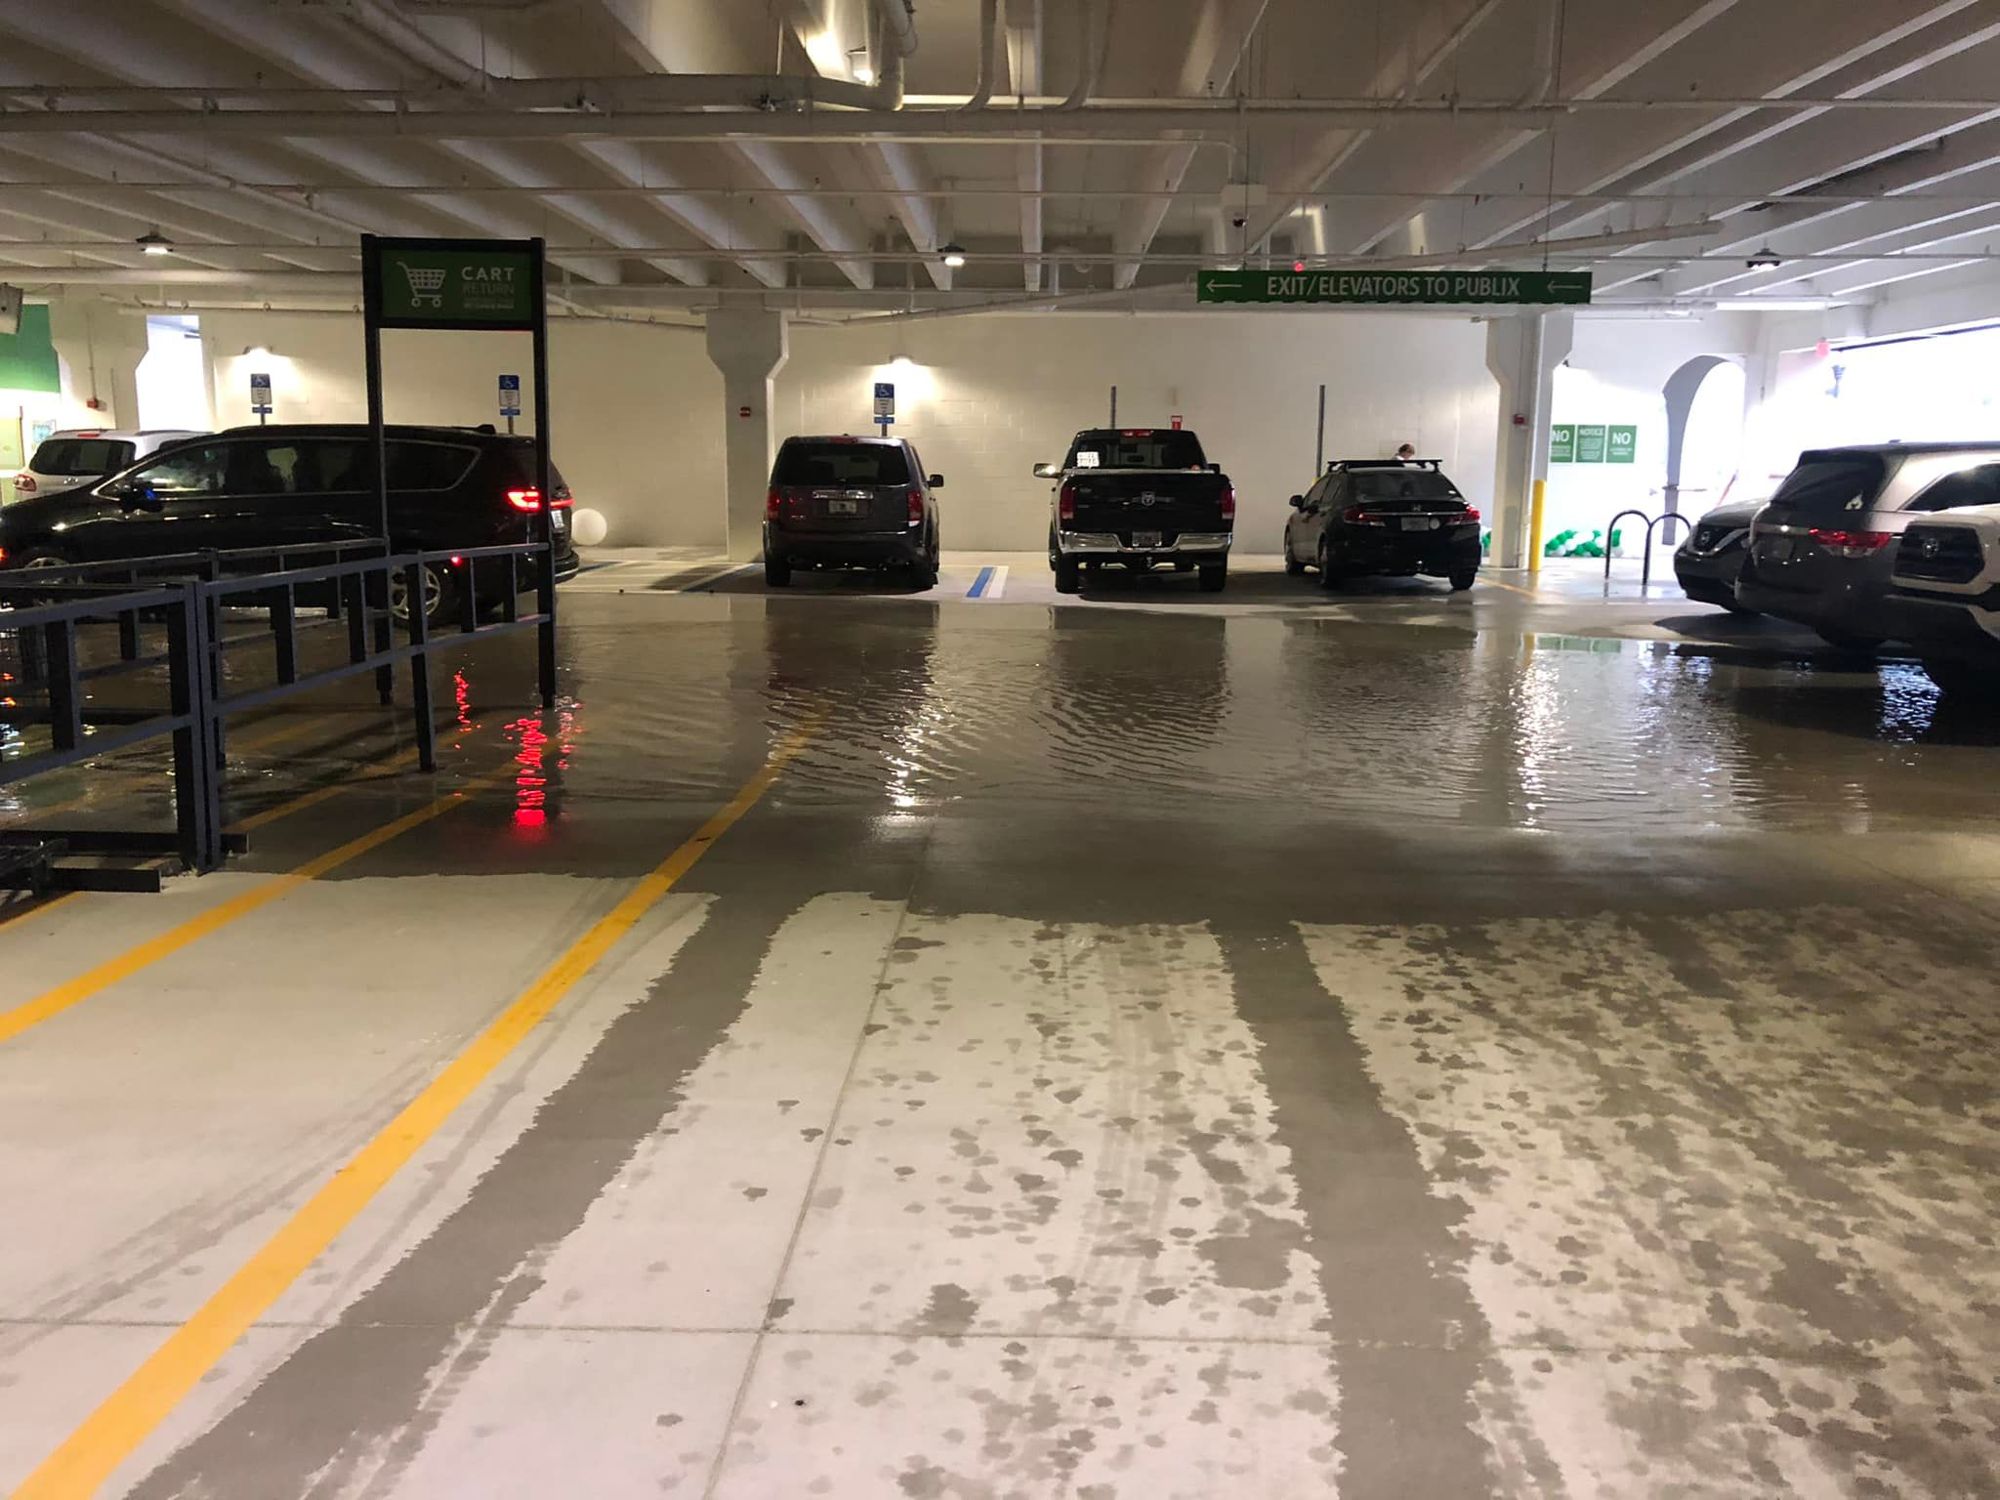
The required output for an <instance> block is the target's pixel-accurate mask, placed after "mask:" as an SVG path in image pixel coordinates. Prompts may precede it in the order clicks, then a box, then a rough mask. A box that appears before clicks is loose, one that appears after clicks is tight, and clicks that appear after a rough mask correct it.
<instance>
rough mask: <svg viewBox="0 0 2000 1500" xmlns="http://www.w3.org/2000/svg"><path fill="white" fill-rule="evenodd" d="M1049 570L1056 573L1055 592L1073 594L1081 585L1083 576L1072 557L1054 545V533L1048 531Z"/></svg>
mask: <svg viewBox="0 0 2000 1500" xmlns="http://www.w3.org/2000/svg"><path fill="white" fill-rule="evenodd" d="M1049 571H1050V572H1051V573H1053V574H1055V575H1056V592H1057V593H1058V594H1074V593H1075V592H1076V591H1077V590H1078V589H1079V588H1081V587H1082V586H1083V576H1082V573H1081V571H1080V570H1079V568H1078V566H1077V561H1076V559H1075V558H1073V557H1065V556H1064V555H1063V552H1062V549H1061V548H1060V547H1058V546H1057V545H1056V534H1055V533H1054V532H1053V531H1051V532H1050V533H1049Z"/></svg>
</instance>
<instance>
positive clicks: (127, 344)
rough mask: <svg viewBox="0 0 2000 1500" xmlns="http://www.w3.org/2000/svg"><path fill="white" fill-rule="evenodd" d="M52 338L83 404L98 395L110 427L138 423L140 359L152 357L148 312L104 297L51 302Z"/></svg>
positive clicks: (67, 384)
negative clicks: (121, 306)
mask: <svg viewBox="0 0 2000 1500" xmlns="http://www.w3.org/2000/svg"><path fill="white" fill-rule="evenodd" d="M49 342H50V343H52V344H54V345H55V348H56V354H57V355H58V356H59V357H60V358H61V360H62V363H63V382H64V384H63V393H64V394H65V395H67V396H69V397H71V398H72V399H73V400H74V401H76V403H77V404H78V405H86V404H88V403H89V402H90V401H91V400H92V399H93V398H95V399H96V400H97V401H98V402H100V403H102V404H101V405H99V406H98V407H97V408H96V411H97V414H98V415H97V420H99V421H101V422H102V423H103V425H104V426H106V427H128V428H131V427H137V426H139V425H140V422H139V361H140V360H142V359H144V358H145V357H146V317H145V314H144V313H128V312H125V311H123V310H122V309H119V308H115V307H111V306H109V305H107V304H105V303H102V302H92V301H87V300H83V299H75V300H72V299H68V298H65V299H64V300H63V301H60V302H52V303H50V304H49Z"/></svg>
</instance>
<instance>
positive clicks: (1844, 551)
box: [1806, 526, 1891, 557]
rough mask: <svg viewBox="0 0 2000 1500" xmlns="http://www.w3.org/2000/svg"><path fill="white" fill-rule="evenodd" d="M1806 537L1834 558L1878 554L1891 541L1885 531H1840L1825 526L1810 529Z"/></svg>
mask: <svg viewBox="0 0 2000 1500" xmlns="http://www.w3.org/2000/svg"><path fill="white" fill-rule="evenodd" d="M1806 535H1807V536H1809V537H1811V538H1812V539H1813V540H1814V541H1816V542H1818V543H1819V544H1820V545H1821V546H1822V547H1824V548H1826V550H1827V551H1829V552H1831V553H1832V554H1833V555H1834V556H1835V557H1866V556H1868V555H1869V554H1870V553H1872V552H1880V551H1881V550H1882V549H1883V548H1884V547H1886V546H1888V545H1889V542H1890V539H1891V538H1890V533H1889V532H1886V531H1840V530H1837V529H1834V528H1832V527H1826V526H1814V527H1811V528H1810V529H1808V530H1807V532H1806Z"/></svg>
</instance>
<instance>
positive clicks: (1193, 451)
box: [1068, 431, 1208, 469]
mask: <svg viewBox="0 0 2000 1500" xmlns="http://www.w3.org/2000/svg"><path fill="white" fill-rule="evenodd" d="M1207 461H1208V460H1207V457H1206V456H1205V455H1204V454H1203V453H1202V451H1201V440H1200V439H1199V438H1197V437H1196V436H1195V435H1194V434H1193V433H1191V432H1171V431H1169V432H1105V433H1093V434H1091V435H1090V436H1089V437H1081V438H1078V439H1077V440H1076V446H1075V447H1074V448H1073V449H1071V450H1070V455H1069V464H1068V467H1069V468H1072V469H1198V468H1200V467H1201V466H1202V465H1203V464H1204V463H1206V462H1207Z"/></svg>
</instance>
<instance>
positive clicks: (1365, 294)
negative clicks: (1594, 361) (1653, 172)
mask: <svg viewBox="0 0 2000 1500" xmlns="http://www.w3.org/2000/svg"><path fill="white" fill-rule="evenodd" d="M1194 299H1195V301H1197V302H1349V303H1373V304H1376V305H1383V304H1431V305H1441V306H1462V305H1464V304H1467V303H1479V302H1504V303H1523V304H1534V303H1574V302H1588V301H1589V300H1590V272H1588V271H1197V272H1195V283H1194Z"/></svg>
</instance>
